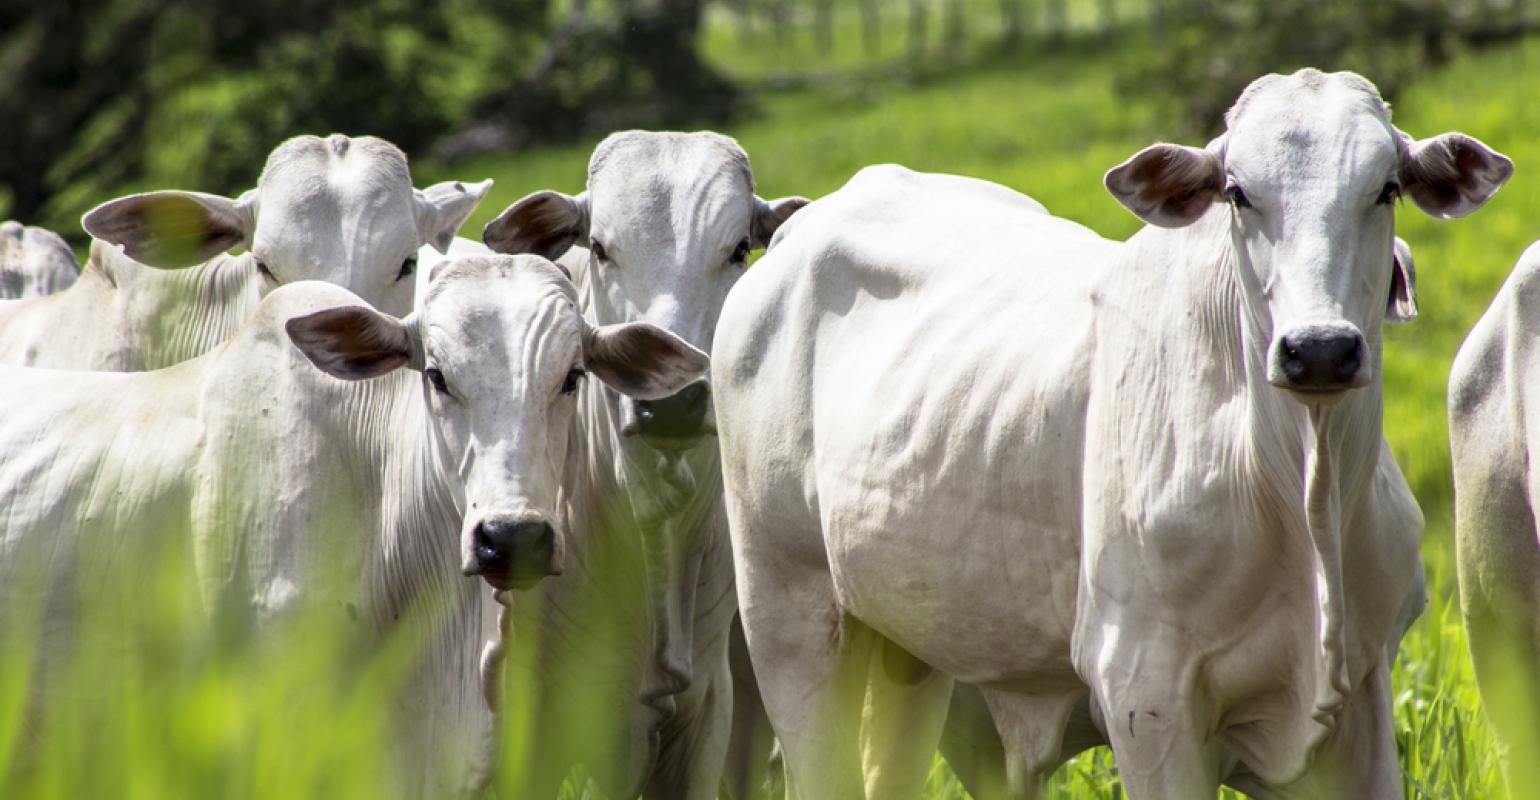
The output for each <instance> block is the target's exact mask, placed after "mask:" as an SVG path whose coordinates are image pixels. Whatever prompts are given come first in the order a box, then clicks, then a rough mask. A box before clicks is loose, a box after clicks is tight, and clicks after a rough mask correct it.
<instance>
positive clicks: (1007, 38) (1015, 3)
mask: <svg viewBox="0 0 1540 800" xmlns="http://www.w3.org/2000/svg"><path fill="white" fill-rule="evenodd" d="M1021 6H1022V0H1000V25H1001V27H1002V28H1003V29H1004V30H1005V33H1004V34H1003V35H1002V36H1001V39H1002V41H1004V43H1005V47H1006V49H1007V50H1015V49H1016V48H1018V47H1020V46H1021V40H1022V38H1024V37H1023V35H1024V34H1025V33H1026V30H1025V20H1026V14H1024V13H1023V9H1022V7H1021Z"/></svg>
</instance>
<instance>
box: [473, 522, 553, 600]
mask: <svg viewBox="0 0 1540 800" xmlns="http://www.w3.org/2000/svg"><path fill="white" fill-rule="evenodd" d="M474 535H475V545H476V569H477V571H478V572H479V573H480V574H481V576H482V577H483V578H485V579H486V581H487V582H488V583H490V584H492V585H493V586H495V587H497V588H499V589H506V588H508V587H509V586H512V585H527V584H529V583H532V582H534V581H536V580H538V579H540V578H542V577H544V576H546V575H552V574H555V572H556V569H555V564H554V563H553V562H554V560H555V557H556V530H555V529H554V528H552V527H551V523H549V522H544V521H537V520H513V519H502V518H493V519H487V520H483V521H481V522H480V523H478V524H477V525H476V530H475V534H474Z"/></svg>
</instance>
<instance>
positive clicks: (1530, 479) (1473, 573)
mask: <svg viewBox="0 0 1540 800" xmlns="http://www.w3.org/2000/svg"><path fill="white" fill-rule="evenodd" d="M1537 292H1540V247H1535V246H1531V247H1530V248H1529V250H1528V251H1526V252H1525V253H1524V255H1523V256H1522V257H1521V258H1520V259H1519V261H1518V264H1517V266H1516V267H1515V268H1514V270H1513V273H1512V274H1511V275H1510V276H1509V277H1508V280H1507V282H1505V283H1504V284H1503V287H1502V289H1500V290H1499V291H1498V293H1497V296H1496V298H1495V299H1494V300H1493V301H1492V305H1491V308H1489V309H1488V310H1487V312H1486V314H1485V315H1483V316H1482V318H1481V320H1480V321H1479V322H1477V323H1476V326H1475V328H1474V329H1472V330H1471V332H1470V335H1469V336H1468V337H1467V338H1466V340H1465V343H1464V344H1463V345H1462V346H1461V347H1460V352H1459V354H1458V355H1457V356H1456V357H1455V360H1454V365H1453V367H1452V368H1451V370H1450V374H1449V436H1450V440H1451V444H1452V448H1451V455H1452V457H1453V462H1454V463H1453V466H1454V489H1455V497H1454V500H1455V546H1456V556H1457V562H1458V567H1459V580H1460V606H1461V610H1462V612H1463V613H1464V616H1465V627H1466V631H1467V633H1468V635H1469V637H1470V650H1471V657H1472V660H1473V662H1474V664H1475V668H1476V679H1477V683H1478V685H1479V686H1480V688H1481V698H1482V704H1483V706H1484V707H1485V708H1486V713H1487V718H1488V719H1490V720H1491V722H1492V727H1493V729H1494V730H1495V731H1496V733H1497V738H1498V743H1499V745H1500V747H1501V753H1502V757H1503V758H1502V765H1503V773H1504V778H1505V779H1506V780H1507V783H1508V788H1509V792H1510V793H1511V794H1512V795H1513V796H1514V797H1520V796H1523V794H1524V793H1525V792H1526V791H1528V787H1533V786H1535V785H1537V783H1540V760H1537V759H1540V681H1537V680H1536V665H1537V664H1540V626H1537V624H1536V620H1537V619H1540V548H1537V545H1536V541H1537V533H1536V531H1537V527H1536V513H1535V509H1536V508H1537V505H1536V502H1537V499H1540V493H1537V491H1536V482H1535V478H1534V474H1533V470H1532V468H1531V466H1530V460H1531V457H1532V456H1531V454H1533V453H1535V452H1536V447H1537V446H1540V438H1537V437H1540V425H1537V424H1536V420H1535V418H1534V413H1533V412H1534V408H1533V404H1531V403H1530V402H1529V397H1528V396H1529V394H1531V393H1532V392H1533V387H1535V386H1536V385H1537V382H1540V363H1537V359H1536V357H1535V355H1534V354H1535V352H1536V348H1535V347H1534V342H1535V341H1536V336H1537V331H1536V327H1535V323H1534V322H1533V320H1532V319H1530V314H1529V313H1528V309H1530V308H1532V307H1533V303H1534V302H1535V300H1536V295H1537Z"/></svg>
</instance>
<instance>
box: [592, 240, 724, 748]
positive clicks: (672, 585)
mask: <svg viewBox="0 0 1540 800" xmlns="http://www.w3.org/2000/svg"><path fill="white" fill-rule="evenodd" d="M592 269H593V259H592V256H589V258H588V259H586V260H585V261H584V263H583V264H581V265H579V266H578V267H577V268H574V269H572V279H573V284H574V287H575V288H576V290H577V297H578V311H579V313H580V314H581V315H582V316H583V319H584V320H585V321H586V322H587V323H588V324H589V325H599V324H601V323H610V322H614V320H600V319H598V315H599V310H600V308H601V307H602V303H601V298H599V296H598V286H597V283H596V282H595V281H594V280H593V279H592V275H591V271H592ZM621 402H622V400H621V397H620V395H619V394H618V393H617V392H615V391H614V390H613V389H610V388H609V387H606V386H602V385H601V384H600V383H599V382H598V381H595V380H592V379H590V380H588V381H585V382H584V384H583V388H582V391H581V394H580V396H579V399H578V413H577V414H576V415H575V417H574V430H573V431H572V438H571V444H570V445H569V447H568V456H567V459H568V460H567V464H566V466H565V472H564V473H563V482H562V485H563V493H564V496H565V498H566V500H567V503H566V511H567V514H568V519H567V536H568V548H567V554H566V557H567V563H568V564H569V565H570V566H569V570H568V571H569V574H570V573H571V571H572V570H571V566H576V568H577V570H578V571H581V572H585V573H587V572H588V571H589V565H588V564H587V563H585V553H584V549H585V544H589V545H596V544H597V542H589V543H585V541H584V538H583V537H598V536H603V537H604V538H605V540H606V542H607V546H609V547H614V546H616V545H620V546H621V547H624V548H628V549H631V548H634V551H633V554H632V556H633V557H631V558H627V559H623V560H622V561H621V562H619V563H621V564H624V565H625V567H626V568H629V569H633V570H635V572H636V573H637V574H632V575H627V576H617V575H614V574H609V571H610V570H612V569H614V568H615V565H616V562H615V561H612V560H611V559H608V558H607V559H605V561H604V566H603V567H600V569H601V570H602V571H603V573H602V574H593V575H591V576H590V577H589V579H588V580H587V581H585V583H587V584H590V585H592V586H594V587H604V588H603V589H601V590H600V591H603V592H615V593H616V594H615V595H613V598H614V600H615V601H616V602H635V600H634V599H633V598H628V597H625V596H624V595H622V594H620V593H622V592H627V591H628V590H629V591H635V590H636V588H637V587H640V589H641V591H642V592H643V593H644V596H645V602H646V604H647V609H648V614H649V617H650V619H651V620H652V625H653V631H652V636H651V651H652V663H651V664H650V666H649V668H647V669H645V670H644V674H643V677H642V685H641V688H640V696H639V700H640V702H641V703H642V704H644V705H646V706H648V707H649V708H651V709H653V710H654V711H655V712H657V713H658V715H659V718H660V719H668V718H670V717H672V716H673V714H674V711H675V710H676V706H675V703H674V700H673V697H672V696H673V695H674V694H676V693H678V692H681V691H683V690H684V689H686V688H688V686H689V685H690V683H691V682H692V680H693V663H692V662H693V650H694V642H693V638H692V631H693V621H694V597H695V588H696V578H697V576H698V572H699V568H700V563H701V550H702V547H703V545H704V539H705V537H703V536H699V535H695V534H696V532H697V531H698V530H699V529H700V528H701V526H702V524H703V522H704V521H705V520H706V519H708V518H709V516H710V514H711V512H712V511H713V510H714V501H715V498H717V497H719V496H720V494H721V489H720V487H721V472H720V469H719V467H718V462H717V458H716V448H715V443H714V442H706V443H703V444H702V445H701V446H697V447H695V448H694V449H692V450H691V451H689V452H688V453H687V454H685V456H684V457H683V458H681V459H679V460H676V461H674V462H673V463H665V462H664V461H663V460H662V459H661V458H660V457H658V456H657V454H656V453H654V452H653V451H651V450H650V449H648V448H645V447H640V446H631V447H628V446H627V445H626V443H625V442H624V441H623V440H622V436H621V432H620V429H621V419H622V416H621V409H620V403H621ZM680 486H688V487H690V488H688V489H681V488H680ZM713 487H714V489H715V491H713ZM664 495H667V496H668V499H666V500H662V501H661V502H660V501H659V498H661V497H663V496H664ZM617 532H620V533H623V534H625V535H620V536H615V535H612V534H614V533H617ZM638 567H639V568H640V569H636V568H638ZM564 580H568V581H570V578H568V579H564Z"/></svg>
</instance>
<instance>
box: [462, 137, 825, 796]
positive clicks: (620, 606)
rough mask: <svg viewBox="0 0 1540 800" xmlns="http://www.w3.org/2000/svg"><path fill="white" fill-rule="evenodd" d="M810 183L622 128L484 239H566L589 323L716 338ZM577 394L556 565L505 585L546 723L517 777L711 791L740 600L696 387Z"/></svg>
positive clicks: (705, 148)
mask: <svg viewBox="0 0 1540 800" xmlns="http://www.w3.org/2000/svg"><path fill="white" fill-rule="evenodd" d="M806 202H807V201H806V200H804V199H802V198H786V199H782V200H775V201H768V202H767V201H765V200H762V199H760V198H758V197H757V196H755V194H754V179H753V174H752V172H751V171H750V168H749V160H748V157H747V155H745V154H744V152H743V150H742V149H741V148H740V147H739V146H738V145H737V143H736V142H734V141H733V140H731V139H728V138H726V137H723V136H719V135H717V134H712V133H692V134H681V133H650V132H641V131H632V132H627V133H620V134H616V135H614V136H611V137H609V138H608V139H606V140H605V141H604V142H602V143H601V144H600V145H599V146H598V148H597V149H596V150H595V151H594V155H593V158H592V161H591V163H590V165H589V171H588V189H587V191H585V192H583V193H582V194H579V195H577V196H575V197H573V196H569V195H565V194H561V193H558V192H552V191H544V192H537V193H535V194H532V195H530V196H528V197H525V198H523V199H522V200H520V201H518V202H517V203H515V204H514V205H512V206H510V207H509V208H508V209H507V210H506V211H505V212H504V213H503V214H502V215H501V216H500V217H498V218H497V219H496V220H494V221H493V222H491V223H490V224H488V225H487V228H486V231H485V233H484V238H485V240H486V242H487V244H488V245H490V246H491V247H492V248H493V249H494V250H498V251H501V252H533V253H538V254H542V255H545V256H547V257H550V258H558V257H559V258H560V263H561V264H562V265H563V266H564V267H565V268H566V269H568V270H569V271H570V272H571V274H572V276H573V281H574V282H575V283H576V284H577V291H578V303H579V307H580V309H581V310H582V312H583V314H584V316H585V317H586V318H587V319H588V320H589V321H590V322H591V323H593V324H613V323H620V322H629V321H647V322H651V323H654V324H656V325H658V326H660V327H662V328H665V329H667V330H669V331H671V332H673V333H675V334H677V335H679V336H680V337H681V338H683V339H684V340H685V341H688V342H690V343H691V344H693V345H695V346H697V347H700V348H701V349H704V350H709V349H710V347H711V341H712V332H713V330H714V329H715V327H716V320H717V314H718V313H719V312H720V310H721V307H722V302H723V299H724V298H725V297H726V296H727V292H728V290H729V289H730V288H731V287H732V286H733V284H734V283H736V282H737V280H738V279H739V277H740V276H741V275H742V274H743V272H744V269H745V267H746V266H747V258H748V255H749V252H750V250H752V249H754V248H759V247H763V246H764V245H765V244H766V243H767V242H768V241H769V238H770V236H771V234H773V233H774V232H775V230H776V228H777V227H779V226H780V224H781V223H782V222H783V221H785V219H786V218H787V217H788V216H789V215H790V214H791V213H792V212H794V211H795V210H796V209H798V208H800V207H801V206H802V205H803V204H805V203H806ZM578 406H579V412H578V415H577V418H576V420H575V422H574V425H575V430H574V432H573V439H574V445H573V450H572V452H571V453H570V454H569V457H568V459H569V468H568V472H567V475H568V479H567V480H566V481H564V483H563V491H564V493H565V496H566V497H567V498H568V504H567V506H566V513H567V514H568V515H569V539H570V541H571V546H570V548H569V550H568V560H569V566H568V570H567V572H566V574H564V575H563V576H562V577H561V578H560V579H558V580H554V581H546V582H544V583H542V584H540V586H539V587H538V588H537V589H536V590H535V591H534V592H532V593H531V595H532V596H529V597H524V598H520V599H518V600H517V601H516V602H515V603H514V604H513V608H514V610H515V621H514V623H513V629H514V630H515V631H517V636H516V643H517V644H516V647H515V648H514V649H513V650H512V651H511V653H510V658H509V663H510V665H511V670H510V676H509V679H510V681H513V682H514V683H515V684H516V685H519V686H523V687H527V690H528V691H529V692H530V694H531V695H532V697H533V698H534V699H535V700H536V701H538V705H534V706H531V707H529V708H528V709H527V711H528V712H529V713H530V715H531V721H530V722H529V723H528V724H527V727H528V729H529V730H535V731H539V732H540V733H539V735H538V736H537V737H534V738H533V739H532V740H531V741H530V743H529V748H528V749H527V755H526V757H525V758H524V760H523V763H524V764H526V765H527V772H528V774H527V775H526V776H525V777H526V782H525V784H524V786H523V792H522V794H521V796H527V797H551V796H554V795H555V793H556V787H557V786H558V785H559V783H560V781H561V780H562V778H564V777H565V776H566V775H567V773H568V772H569V771H570V770H571V768H572V767H573V766H574V765H578V764H581V765H583V766H584V767H585V768H586V771H587V774H588V775H589V776H590V777H591V778H592V779H593V780H595V781H596V782H597V783H598V784H599V785H600V786H601V787H602V788H603V789H604V790H605V792H606V793H607V794H609V795H610V796H613V797H635V796H637V795H638V794H639V793H643V792H645V794H646V795H647V796H648V797H654V798H712V797H715V796H716V791H717V785H718V783H719V780H720V776H721V773H722V767H723V756H724V752H725V750H726V748H727V744H728V738H729V737H728V729H729V716H730V714H731V711H732V695H731V692H732V685H733V684H732V680H731V679H730V677H729V673H728V663H727V657H726V656H727V641H728V630H729V626H730V625H731V623H732V620H733V616H734V613H735V612H736V610H737V602H736V598H735V595H734V592H733V571H732V561H731V553H730V551H729V550H728V544H727V534H726V524H725V518H724V517H723V514H722V502H721V483H720V475H721V470H720V467H719V462H718V458H717V448H716V442H715V440H714V439H713V438H711V437H710V435H711V434H712V433H713V432H714V430H715V428H714V421H713V415H712V412H711V409H710V398H709V395H708V393H707V386H706V384H705V382H704V381H702V382H699V383H696V384H693V385H691V386H689V387H687V388H686V389H685V390H684V391H682V392H680V393H679V394H678V395H675V396H673V397H670V398H667V399H664V400H661V401H649V400H642V401H638V400H630V399H626V398H624V397H621V396H620V395H618V394H616V393H615V392H613V391H609V390H607V389H603V388H602V387H599V386H598V385H589V386H588V387H585V388H584V389H583V390H582V393H581V397H580V398H579V401H578ZM596 598H602V600H596ZM525 710H526V709H518V711H525ZM511 713H513V712H511Z"/></svg>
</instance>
